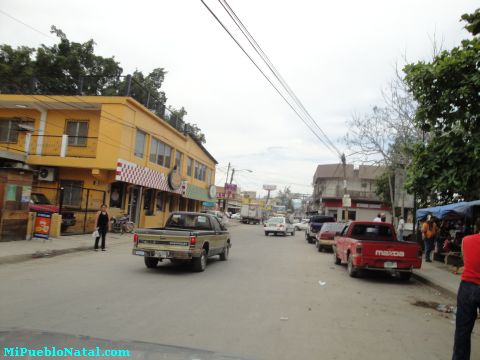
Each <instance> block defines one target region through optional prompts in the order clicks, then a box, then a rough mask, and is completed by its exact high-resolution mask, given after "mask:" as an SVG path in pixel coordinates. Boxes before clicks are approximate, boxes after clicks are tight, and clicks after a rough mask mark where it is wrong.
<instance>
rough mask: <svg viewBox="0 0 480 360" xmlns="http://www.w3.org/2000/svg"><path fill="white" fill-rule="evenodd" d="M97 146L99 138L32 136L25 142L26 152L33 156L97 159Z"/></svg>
mask: <svg viewBox="0 0 480 360" xmlns="http://www.w3.org/2000/svg"><path fill="white" fill-rule="evenodd" d="M97 144H98V138H97V137H87V136H68V135H30V136H27V138H26V140H25V151H26V152H27V154H28V155H33V156H57V157H67V158H68V157H70V158H95V157H96V156H97Z"/></svg>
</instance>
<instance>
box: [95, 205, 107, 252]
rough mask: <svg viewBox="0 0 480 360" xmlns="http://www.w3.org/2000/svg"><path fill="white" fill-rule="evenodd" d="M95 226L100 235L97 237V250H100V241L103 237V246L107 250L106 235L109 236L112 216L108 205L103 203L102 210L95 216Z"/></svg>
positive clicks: (103, 249)
mask: <svg viewBox="0 0 480 360" xmlns="http://www.w3.org/2000/svg"><path fill="white" fill-rule="evenodd" d="M95 227H96V229H97V231H98V236H97V237H96V238H95V247H94V249H95V251H98V241H99V240H100V237H101V238H102V244H101V248H102V251H105V237H106V236H107V231H108V228H109V227H110V217H109V216H108V212H107V205H105V204H103V205H102V206H101V208H100V211H98V212H97V215H96V216H95Z"/></svg>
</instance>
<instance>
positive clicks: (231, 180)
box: [230, 168, 235, 184]
mask: <svg viewBox="0 0 480 360" xmlns="http://www.w3.org/2000/svg"><path fill="white" fill-rule="evenodd" d="M233 175H235V168H233V169H232V176H231V177H230V184H231V183H232V182H233Z"/></svg>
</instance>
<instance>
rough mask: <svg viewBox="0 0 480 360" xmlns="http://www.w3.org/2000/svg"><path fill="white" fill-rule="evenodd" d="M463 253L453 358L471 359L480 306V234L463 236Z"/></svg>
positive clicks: (458, 359) (457, 359) (460, 359)
mask: <svg viewBox="0 0 480 360" xmlns="http://www.w3.org/2000/svg"><path fill="white" fill-rule="evenodd" d="M462 253H463V266H464V270H463V273H462V281H461V282H460V287H459V289H458V294H457V314H456V316H457V317H456V320H455V343H454V345H453V356H452V359H453V360H468V359H470V349H471V336H472V331H473V327H474V325H475V321H476V319H477V316H478V310H479V308H480V234H475V235H469V236H466V237H464V238H463V242H462Z"/></svg>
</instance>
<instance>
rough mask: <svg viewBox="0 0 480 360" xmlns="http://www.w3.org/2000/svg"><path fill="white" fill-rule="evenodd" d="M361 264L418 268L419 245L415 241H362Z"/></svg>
mask: <svg viewBox="0 0 480 360" xmlns="http://www.w3.org/2000/svg"><path fill="white" fill-rule="evenodd" d="M357 247H359V248H361V250H359V251H361V258H362V263H363V264H362V265H367V266H369V267H375V268H388V267H391V268H399V269H401V268H411V267H413V268H419V267H420V264H421V259H420V258H419V247H418V245H417V244H415V243H407V242H399V241H362V242H361V243H360V244H358V245H357Z"/></svg>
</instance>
